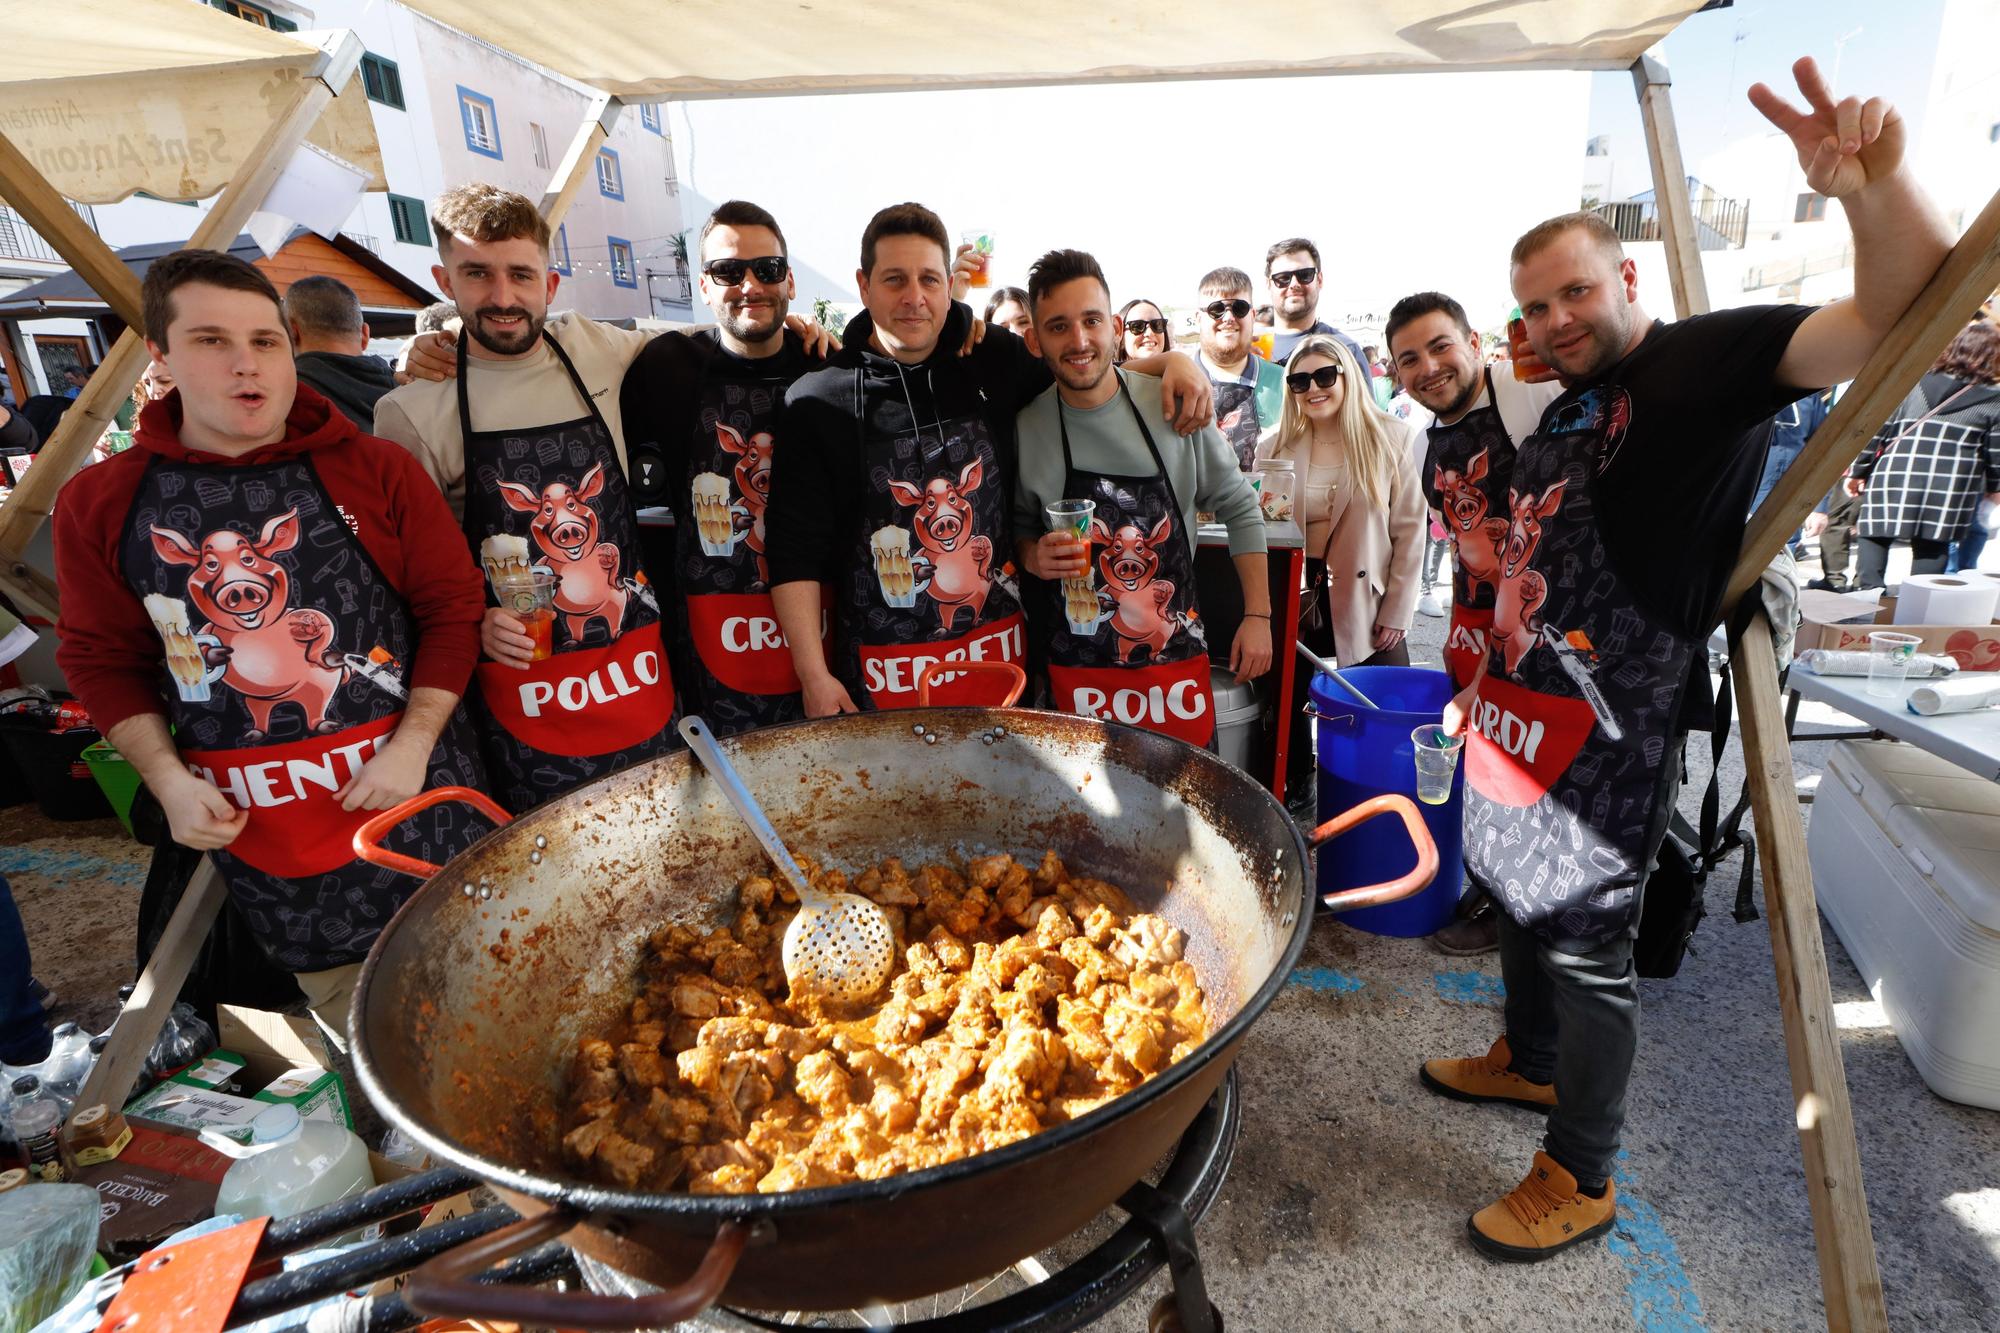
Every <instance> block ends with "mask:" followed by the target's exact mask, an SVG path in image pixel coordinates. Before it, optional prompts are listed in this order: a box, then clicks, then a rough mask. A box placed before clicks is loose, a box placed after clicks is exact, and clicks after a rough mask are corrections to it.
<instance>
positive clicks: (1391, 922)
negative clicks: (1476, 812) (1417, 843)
mask: <svg viewBox="0 0 2000 1333" xmlns="http://www.w3.org/2000/svg"><path fill="white" fill-rule="evenodd" d="M1340 674H1341V675H1343V676H1345V677H1347V679H1349V680H1351V681H1353V682H1354V684H1355V686H1356V687H1357V688H1359V689H1360V690H1361V692H1362V693H1363V694H1365V695H1367V696H1368V697H1369V698H1370V699H1373V700H1374V701H1375V703H1376V705H1377V707H1376V708H1375V709H1369V708H1366V707H1363V706H1362V705H1361V704H1360V703H1358V702H1356V701H1355V699H1354V698H1353V696H1351V695H1350V694H1348V692H1347V691H1346V690H1343V689H1341V688H1340V686H1339V685H1337V684H1335V683H1334V682H1333V681H1332V680H1331V679H1330V678H1328V677H1326V676H1323V675H1319V674H1317V673H1316V674H1315V675H1314V676H1313V682H1312V687H1311V697H1312V705H1313V708H1314V709H1315V710H1316V711H1317V712H1318V713H1319V715H1320V716H1319V723H1318V728H1317V729H1318V732H1319V746H1318V750H1319V818H1320V822H1321V823H1322V824H1323V823H1325V822H1326V821H1327V820H1329V819H1332V818H1333V817H1334V816H1335V815H1337V814H1339V813H1340V812H1341V811H1343V810H1348V809H1351V808H1353V807H1354V806H1357V805H1359V804H1360V803H1361V802H1363V801H1365V800H1367V799H1368V798H1369V797H1371V796H1381V795H1383V794H1385V793H1394V794H1396V795H1399V796H1407V797H1409V798H1410V799H1411V800H1412V801H1415V800H1416V799H1417V756H1416V750H1415V747H1413V746H1412V745H1411V744H1410V732H1411V731H1412V730H1414V729H1415V728H1416V727H1417V725H1418V724H1419V723H1423V722H1440V721H1442V720H1443V719H1444V706H1445V705H1446V704H1448V703H1450V702H1451V696H1452V694H1453V690H1452V688H1451V677H1450V676H1448V675H1446V674H1445V673H1444V672H1442V671H1432V670H1428V669H1425V668H1421V667H1354V668H1352V669H1351V670H1343V671H1342V672H1341V673H1340ZM1464 804H1465V765H1464V764H1463V763H1460V764H1459V766H1458V772H1457V774H1456V775H1455V776H1454V777H1453V778H1452V780H1451V799H1450V800H1448V801H1446V802H1445V803H1444V804H1443V805H1424V804H1422V803H1419V804H1418V805H1417V808H1418V809H1419V810H1421V811H1423V815H1424V823H1425V824H1426V825H1427V826H1428V827H1429V828H1430V831H1431V837H1432V839H1434V840H1435V841H1436V842H1437V850H1438V873H1437V878H1436V879H1434V880H1432V881H1431V885H1430V887H1429V888H1427V889H1424V890H1423V891H1422V892H1420V893H1418V894H1416V895H1415V896H1414V897H1410V898H1405V899H1404V900H1403V901H1401V902H1399V903H1388V904H1386V905H1384V906H1382V907H1364V908H1362V909H1360V910H1359V911H1353V912H1342V913H1341V914H1340V919H1341V920H1342V921H1344V922H1345V923H1347V924H1348V925H1350V926H1353V927H1354V928H1355V929H1357V930H1365V931H1368V932H1369V933H1371V934H1375V935H1395V936H1398V937H1401V938H1405V939H1407V938H1413V937H1416V936H1419V935H1429V934H1430V933H1431V932H1433V931H1435V930H1437V929H1438V928H1439V927H1441V926H1443V925H1445V924H1446V923H1447V922H1449V921H1450V920H1451V918H1452V913H1453V912H1454V911H1455V910H1456V909H1457V907H1458V897H1459V893H1460V892H1461V890H1462V889H1463V888H1464V887H1465V857H1464V832H1465V825H1464ZM1416 863H1417V854H1416V851H1415V849H1413V848H1412V847H1411V846H1410V838H1409V835H1408V834H1407V833H1406V832H1405V831H1404V829H1403V824H1402V821H1401V820H1398V819H1394V818H1391V817H1388V816H1379V817H1377V818H1375V819H1371V820H1369V821H1368V822H1367V823H1365V824H1363V825H1361V826H1360V827H1358V828H1355V829H1352V830H1350V831H1349V832H1346V833H1343V834H1341V835H1340V836H1339V837H1338V838H1335V839H1334V840H1333V841H1332V842H1330V843H1328V844H1327V845H1326V846H1325V847H1324V848H1323V849H1321V851H1320V854H1319V890H1320V892H1321V893H1323V894H1324V893H1332V892H1334V891H1336V890H1339V889H1352V888H1358V887H1359V886H1361V885H1363V884H1380V883H1382V882H1383V881H1385V880H1391V879H1395V878H1396V877H1397V876H1398V875H1402V874H1406V873H1408V871H1409V870H1410V869H1411V867H1413V866H1415V865H1416Z"/></svg>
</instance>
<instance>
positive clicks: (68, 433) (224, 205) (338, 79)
mask: <svg viewBox="0 0 2000 1333" xmlns="http://www.w3.org/2000/svg"><path fill="white" fill-rule="evenodd" d="M361 55H362V46H361V39H360V38H359V37H357V36H355V35H354V34H353V33H352V32H346V33H342V34H340V37H339V39H338V43H337V45H335V46H333V47H332V49H331V50H330V51H329V52H328V54H327V55H326V56H325V58H324V59H323V61H322V62H321V64H320V65H319V66H318V67H316V68H315V69H314V70H312V71H310V72H308V73H307V74H304V75H302V76H301V77H300V78H299V81H298V86H297V88H296V89H295V90H294V92H293V94H292V99H291V101H290V102H289V103H288V104H287V105H286V107H285V109H284V110H283V111H282V112H280V113H279V115H278V117H277V118H276V119H275V120H273V121H272V122H271V123H270V125H269V126H268V127H266V129H265V130H264V133H263V134H262V135H261V136H260V137H259V138H258V140H257V142H256V144H255V145H254V146H253V147H252V148H251V150H250V151H249V153H248V154H247V155H246V156H245V158H244V162H243V167H242V169H241V170H239V171H238V172H237V173H236V174H235V175H234V176H232V177H230V180H229V184H228V186H226V187H225V188H224V189H223V191H222V193H221V194H220V195H218V196H216V200H215V205H214V207H212V208H210V209H209V211H208V213H207V215H206V216H205V217H203V218H202V219H201V222H200V223H199V224H198V225H197V226H196V227H195V229H194V235H193V236H191V237H189V238H188V246H189V248H191V249H215V248H218V247H226V246H228V245H229V244H230V243H231V242H233V241H234V240H235V239H236V237H237V235H238V234H239V233H240V232H241V231H242V230H243V227H244V225H245V224H246V223H248V222H249V221H250V215H251V214H252V213H254V212H256V211H257V209H258V207H259V206H260V205H261V204H262V203H263V202H264V196H265V195H267V194H269V193H270V190H271V186H272V185H273V184H274V183H275V182H276V181H277V179H278V176H279V174H280V173H281V172H283V171H284V169H285V164H286V163H287V162H289V161H290V160H291V156H292V153H293V152H294V151H295V150H296V149H297V148H298V146H299V143H300V141H302V140H303V139H304V138H305V135H306V131H307V130H309V129H311V128H312V125H313V122H314V121H316V120H318V119H319V114H320V112H321V111H322V110H324V109H325V107H326V104H327V103H328V102H330V101H332V100H333V97H334V94H335V92H336V90H337V89H339V88H342V87H345V86H346V84H347V81H348V79H349V78H350V77H351V76H352V75H353V73H354V69H355V66H356V65H358V64H359V63H360V60H361ZM0 165H4V163H0ZM23 165H24V166H26V169H27V170H28V171H29V172H30V173H31V174H33V176H34V179H35V180H36V181H39V182H41V183H42V184H43V185H44V186H46V185H47V182H46V181H42V178H41V176H40V174H39V173H35V172H34V168H33V167H32V166H31V165H27V164H26V163H25V162H24V163H23ZM10 189H11V186H10ZM51 192H53V191H51ZM10 197H11V195H10ZM58 198H60V196H58ZM64 211H65V212H67V211H68V206H67V205H64ZM72 216H74V215H73V214H72ZM78 221H79V223H80V222H81V219H78ZM93 239H95V238H93ZM98 244H99V246H100V248H101V247H102V244H103V243H102V242H101V241H100V242H98ZM107 253H108V252H107ZM118 269H119V271H120V272H121V273H123V274H124V275H125V279H126V281H128V282H130V283H131V285H132V288H133V290H134V292H136V291H137V289H138V283H137V282H136V281H135V280H133V278H132V273H131V270H130V269H127V268H126V267H125V266H124V264H123V263H119V264H118ZM79 271H81V270H79ZM86 276H89V275H88V274H86ZM93 285H94V283H93ZM98 290H99V294H100V295H102V294H103V289H102V288H99V289H98ZM133 304H134V315H133V316H132V317H130V318H129V319H128V320H127V322H128V324H129V325H130V326H131V327H129V328H127V329H126V331H125V332H124V333H123V334H121V335H120V336H119V339H118V341H117V343H116V344H115V345H113V347H112V349H111V353H110V355H108V356H106V357H105V359H104V361H103V363H102V364H101V365H99V366H98V368H97V373H96V374H94V375H92V376H91V377H90V383H89V384H87V385H85V386H84V390H83V392H82V393H81V394H79V395H78V396H77V400H76V403H75V404H74V405H73V406H72V407H71V408H70V409H69V411H67V412H65V413H63V418H62V424H61V425H59V426H57V427H56V432H55V434H54V435H52V436H50V437H49V439H48V440H47V441H45V442H44V443H43V445H42V449H41V452H40V453H39V454H37V455H36V457H35V465H34V466H33V467H31V468H29V469H28V474H27V476H25V477H23V478H22V479H21V484H20V485H19V486H16V487H15V488H14V493H13V494H12V495H11V496H9V497H8V499H7V502H6V503H5V504H4V505H0V575H6V574H8V573H10V572H13V571H15V570H16V569H17V567H19V566H21V564H22V563H23V562H22V559H21V554H22V552H24V551H25V550H27V548H28V540H29V538H31V537H33V536H34V535H35V532H36V530H37V529H39V528H40V527H41V525H42V524H43V523H44V522H46V521H47V519H48V517H49V514H50V513H51V512H53V510H54V508H55V499H56V493H57V492H58V491H60V490H61V489H62V488H63V485H64V483H66V482H67V481H68V480H69V479H70V477H71V476H72V475H74V474H75V472H76V470H77V469H78V468H79V467H82V466H83V461H84V459H85V458H87V457H88V456H89V454H90V451H91V449H92V448H93V447H94V446H95V445H96V443H97V439H98V436H100V435H102V434H103V433H104V428H105V426H106V425H107V424H108V423H109V422H110V420H111V418H112V414H113V413H115V412H116V411H117V409H118V406H119V405H120V404H121V403H123V402H124V401H125V398H126V397H127V395H129V394H130V393H131V392H132V386H133V385H134V384H136V383H138V382H139V376H140V374H141V373H142V372H143V371H144V370H145V369H146V344H145V341H144V338H143V336H142V333H141V328H142V324H143V321H142V320H141V319H139V318H138V317H137V311H136V307H137V302H136V300H135V301H134V303H133ZM19 582H20V577H19V575H18V574H16V575H15V577H14V579H13V580H12V583H13V585H15V586H18V584H19ZM46 609H50V610H52V609H53V608H46Z"/></svg>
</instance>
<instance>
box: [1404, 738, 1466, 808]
mask: <svg viewBox="0 0 2000 1333" xmlns="http://www.w3.org/2000/svg"><path fill="white" fill-rule="evenodd" d="M1410 744H1411V745H1413V746H1415V747H1416V751H1417V799H1418V800H1420V801H1422V802H1423V803H1424V804H1425V805H1443V804H1444V803H1445V802H1446V801H1449V800H1450V799H1451V776H1452V774H1453V773H1456V772H1457V771H1458V756H1459V752H1460V751H1462V750H1463V749H1465V735H1464V733H1463V732H1461V733H1460V734H1458V735H1456V736H1447V735H1445V732H1444V728H1443V727H1441V726H1439V725H1438V724H1437V723H1435V722H1426V723H1424V724H1422V725H1421V726H1418V727H1414V728H1412V729H1411V731H1410Z"/></svg>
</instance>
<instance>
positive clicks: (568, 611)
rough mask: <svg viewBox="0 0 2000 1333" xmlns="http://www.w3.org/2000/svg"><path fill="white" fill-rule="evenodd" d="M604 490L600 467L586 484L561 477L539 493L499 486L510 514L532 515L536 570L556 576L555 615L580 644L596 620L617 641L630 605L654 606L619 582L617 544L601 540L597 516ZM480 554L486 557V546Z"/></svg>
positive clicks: (642, 591) (636, 585)
mask: <svg viewBox="0 0 2000 1333" xmlns="http://www.w3.org/2000/svg"><path fill="white" fill-rule="evenodd" d="M603 489H604V464H602V463H597V464H593V465H592V467H591V469H590V471H588V472H586V473H584V475H583V480H582V481H580V482H575V483H572V482H570V481H568V480H566V479H563V478H557V479H556V480H554V481H551V482H549V483H547V484H546V485H544V486H543V487H542V489H541V493H540V494H537V493H536V492H535V491H534V490H533V489H532V488H531V487H528V486H524V485H522V484H521V483H520V482H518V481H502V482H500V483H499V492H500V499H501V500H502V502H504V503H505V504H506V506H507V507H508V508H509V509H511V510H513V511H514V512H515V513H517V514H532V515H534V517H533V518H531V519H529V521H528V536H529V538H531V539H532V540H533V542H534V544H535V549H536V550H538V551H539V552H540V553H541V556H540V559H539V560H538V561H536V563H535V566H534V567H535V568H540V569H545V570H547V571H548V572H549V573H551V574H553V575H555V578H556V615H557V617H558V618H559V619H560V620H561V622H562V624H563V627H564V628H565V629H566V630H567V631H568V632H569V637H570V639H571V641H572V642H577V643H581V642H582V641H583V640H584V637H585V634H586V632H587V631H588V629H589V627H590V623H591V622H592V621H593V620H596V621H601V622H602V623H603V625H604V626H605V630H606V633H607V635H608V637H609V638H610V639H613V640H615V639H616V638H617V637H618V636H619V635H620V634H621V633H623V632H624V628H625V613H626V607H627V605H628V604H629V603H630V602H632V601H634V600H637V599H640V598H645V599H647V600H648V602H649V604H650V599H651V597H652V593H651V591H650V590H649V589H646V588H644V587H642V585H641V583H640V581H639V580H638V579H636V578H622V577H620V572H619V571H620V568H621V558H620V555H619V551H618V547H617V545H616V543H613V542H608V541H604V540H603V539H602V538H601V537H600V536H599V518H598V513H597V510H596V509H595V508H594V507H592V505H591V501H592V500H594V499H596V498H597V496H598V495H599V493H600V492H602V491H603ZM487 540H488V541H489V542H490V541H491V540H492V538H488V539H487ZM516 540H519V538H516ZM480 554H481V557H482V558H484V556H485V543H482V544H481V547H480Z"/></svg>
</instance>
